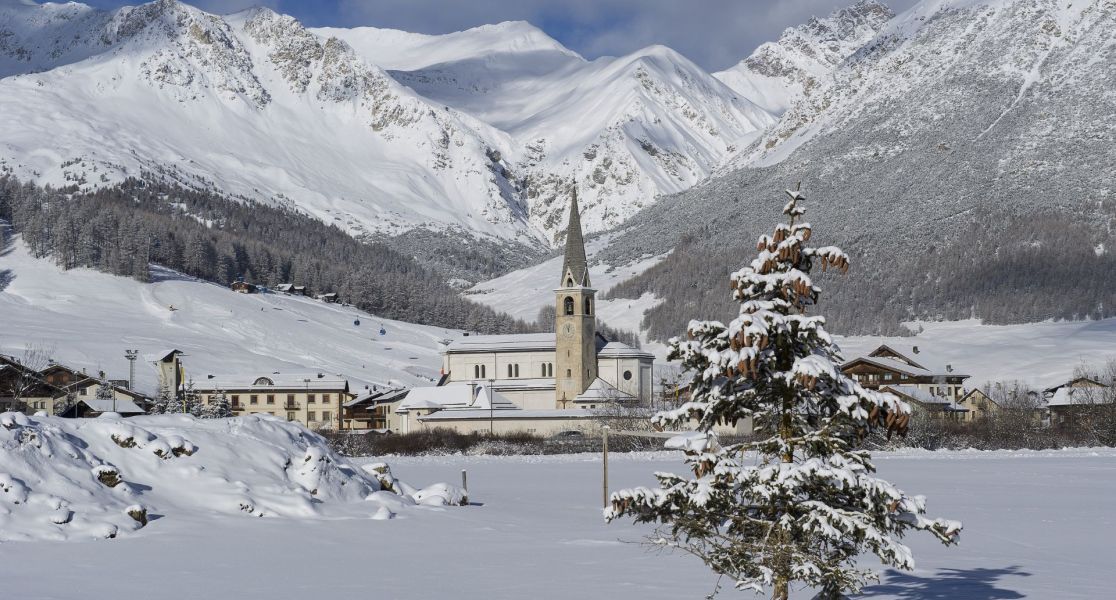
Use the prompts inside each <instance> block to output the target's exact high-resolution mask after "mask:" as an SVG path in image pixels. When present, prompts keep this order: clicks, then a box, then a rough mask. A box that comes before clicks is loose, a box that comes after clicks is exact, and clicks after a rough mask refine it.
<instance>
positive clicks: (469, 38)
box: [316, 22, 774, 232]
mask: <svg viewBox="0 0 1116 600" xmlns="http://www.w3.org/2000/svg"><path fill="white" fill-rule="evenodd" d="M316 31H318V32H319V33H321V34H322V35H333V36H337V37H339V38H341V39H343V40H345V41H346V42H348V43H349V44H350V45H351V46H352V47H353V48H355V49H357V51H358V52H359V53H360V54H361V55H362V56H364V57H365V58H367V59H368V60H369V61H375V62H376V63H377V64H379V65H381V66H383V67H384V68H386V69H390V70H391V74H392V75H393V76H394V77H395V78H396V79H397V80H398V81H400V82H402V83H404V84H406V85H408V86H409V87H411V88H413V89H414V90H415V91H417V92H418V93H420V94H422V95H423V96H424V97H426V98H430V99H431V100H434V101H436V102H438V103H441V104H445V105H447V106H451V107H454V108H457V109H459V110H461V111H462V112H465V113H467V114H470V115H473V116H476V117H477V118H479V119H481V120H483V121H484V122H486V123H488V124H490V125H492V126H493V127H496V128H498V129H499V130H500V131H503V132H507V133H508V134H509V135H510V136H511V137H512V139H513V140H514V146H515V148H517V149H519V151H518V152H517V153H516V154H514V155H513V156H512V157H507V158H511V159H512V170H513V172H514V173H516V175H517V177H518V179H519V182H520V184H521V188H522V191H523V193H524V194H525V195H526V198H527V199H528V201H527V205H528V208H529V215H530V220H531V223H532V224H533V225H535V226H536V227H538V228H541V229H543V230H544V231H548V232H551V231H554V228H555V227H556V226H558V225H560V224H561V223H562V222H563V220H564V219H565V209H566V204H567V193H566V191H567V190H568V187H569V185H570V182H576V184H577V186H578V191H579V198H580V200H579V202H580V204H581V206H582V207H583V210H584V211H585V217H584V218H585V219H586V225H587V229H589V230H590V231H594V230H599V229H602V228H604V227H610V226H614V225H616V224H618V223H620V222H622V221H623V220H624V219H625V218H627V217H628V216H630V215H631V214H633V213H634V212H636V211H638V210H639V209H640V208H642V207H644V206H647V205H649V204H650V203H651V202H653V200H654V198H655V196H657V195H659V194H663V193H672V192H677V191H681V190H683V189H686V188H688V187H690V186H692V185H694V184H695V183H697V182H698V181H700V180H701V179H703V178H704V177H705V176H706V175H708V174H709V173H710V172H711V171H712V170H713V169H714V168H715V167H716V166H717V165H719V164H720V163H721V162H722V161H723V160H724V159H726V158H727V157H729V156H730V155H731V154H732V153H733V152H735V151H736V150H737V149H739V148H740V147H742V145H744V144H746V143H747V142H749V141H751V140H752V139H754V138H755V137H756V136H757V135H758V132H759V131H761V130H762V129H763V128H764V127H766V126H768V125H770V124H771V123H773V121H774V120H773V119H772V117H771V115H769V114H768V113H767V112H766V111H764V110H762V109H759V108H758V107H756V106H755V105H754V104H752V103H751V102H749V101H748V100H746V99H744V98H743V97H742V96H740V95H738V94H735V93H734V92H733V91H732V90H730V89H728V88H727V87H726V86H725V85H723V84H722V83H720V82H719V81H717V80H716V79H715V78H713V77H710V76H709V74H707V73H705V72H704V71H703V70H702V69H701V68H700V67H698V66H697V65H695V64H694V63H692V62H690V61H689V60H687V59H686V58H685V57H683V56H681V55H680V54H678V53H677V52H674V51H673V50H671V49H669V48H666V47H663V46H652V47H649V48H645V49H643V50H640V51H637V52H635V53H632V54H630V55H628V56H623V57H619V58H612V57H606V58H600V59H597V60H594V61H586V60H585V59H583V58H582V57H581V56H579V55H578V54H577V53H575V52H573V51H571V50H569V49H567V48H565V47H564V46H562V45H561V44H559V43H558V42H556V41H554V40H553V39H551V38H550V37H548V36H547V35H546V34H545V33H543V32H542V31H540V30H539V29H537V28H535V27H533V26H531V25H530V24H528V23H524V22H510V23H501V24H499V25H491V26H484V27H479V28H476V29H472V30H469V31H466V32H461V33H453V34H449V35H444V36H425V35H417V34H410V33H404V32H399V31H391V30H381V29H371V28H358V29H351V30H341V29H321V30H316Z"/></svg>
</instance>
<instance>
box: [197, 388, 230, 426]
mask: <svg viewBox="0 0 1116 600" xmlns="http://www.w3.org/2000/svg"><path fill="white" fill-rule="evenodd" d="M201 416H202V418H203V419H224V418H226V417H231V416H232V407H231V405H230V404H229V397H228V396H227V395H225V392H224V391H222V390H218V391H217V393H216V394H214V395H213V396H211V397H210V398H209V402H207V403H206V404H205V405H204V406H202V409H201Z"/></svg>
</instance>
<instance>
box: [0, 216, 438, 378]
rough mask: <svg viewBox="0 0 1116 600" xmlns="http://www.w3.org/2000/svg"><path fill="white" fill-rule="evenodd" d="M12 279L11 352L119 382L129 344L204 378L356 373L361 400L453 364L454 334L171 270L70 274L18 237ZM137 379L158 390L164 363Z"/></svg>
mask: <svg viewBox="0 0 1116 600" xmlns="http://www.w3.org/2000/svg"><path fill="white" fill-rule="evenodd" d="M0 271H10V273H11V276H12V281H11V283H10V285H8V287H7V288H5V289H3V290H2V291H0V324H2V326H0V352H2V353H4V354H11V355H15V356H17V357H18V356H19V355H20V354H21V353H22V349H23V348H24V347H27V346H29V345H30V346H37V347H41V348H46V349H50V350H51V351H52V355H53V357H54V358H55V359H56V360H58V361H59V362H62V363H63V364H67V365H69V366H71V367H75V368H83V369H86V370H87V371H88V372H90V373H96V372H97V371H100V370H104V371H105V372H106V373H107V374H108V375H109V377H111V378H114V379H127V374H128V365H127V362H126V361H125V360H124V356H123V352H124V349H125V348H129V349H132V348H134V349H139V350H140V354H141V355H148V354H157V353H159V352H160V351H163V350H169V349H171V348H177V349H179V350H182V351H183V352H185V353H186V357H185V358H183V361H184V364H185V367H186V371H187V376H188V377H192V378H194V379H196V380H202V379H205V377H206V375H208V374H245V375H251V374H256V373H272V372H276V371H278V372H284V373H293V372H297V373H306V372H325V373H331V374H332V373H339V374H341V375H343V376H345V377H347V378H348V379H349V385H350V388H351V389H352V390H353V391H354V392H358V393H359V392H360V391H361V390H363V389H364V386H365V385H371V384H379V385H383V384H385V383H391V384H393V385H407V386H413V385H423V384H428V383H429V382H430V380H431V378H436V377H437V376H438V370H439V369H440V368H441V361H440V358H439V357H438V353H437V343H438V340H439V339H442V338H444V337H446V335H448V334H451V333H452V332H448V331H447V330H444V329H439V328H436V327H426V326H421V325H413V324H410V323H402V322H396V321H389V320H383V319H377V318H375V317H372V316H370V315H368V314H366V313H363V312H361V311H359V310H357V309H355V308H351V307H345V306H340V305H336V304H325V303H322V302H318V301H316V300H313V299H310V298H304V297H299V296H285V295H281V294H252V295H244V294H237V293H234V292H232V291H230V290H228V289H225V288H223V287H220V286H217V285H214V284H211V283H205V282H200V281H196V280H192V279H189V278H186V277H183V276H180V275H178V274H176V273H173V272H167V271H165V270H163V271H156V272H155V273H154V275H155V279H156V282H155V283H150V284H144V283H139V282H137V281H134V280H132V279H127V278H124V277H115V276H112V275H106V274H104V273H98V272H95V271H91V270H88V269H74V270H71V271H62V270H61V269H59V268H58V267H57V266H55V265H54V263H53V262H52V261H50V260H49V259H36V258H32V257H30V256H29V255H28V254H27V252H26V249H25V247H24V246H23V244H22V242H21V241H19V240H18V238H17V241H16V244H15V245H14V247H13V249H12V250H11V251H10V252H9V253H7V254H5V255H3V256H0ZM171 306H173V307H174V308H175V310H173V311H172V310H170V307H171ZM357 320H359V321H360V325H359V326H357V325H355V324H354V321H357ZM381 326H382V327H383V328H384V329H385V335H382V336H381V335H380V334H379V330H380V328H381ZM136 379H137V387H139V389H141V390H146V391H148V392H150V393H152V394H153V393H154V392H155V388H156V373H155V369H154V367H153V366H148V365H147V364H145V363H144V362H141V363H140V364H138V365H137V366H136Z"/></svg>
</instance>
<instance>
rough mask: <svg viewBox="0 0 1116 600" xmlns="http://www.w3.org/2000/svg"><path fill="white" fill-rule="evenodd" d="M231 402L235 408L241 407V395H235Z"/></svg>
mask: <svg viewBox="0 0 1116 600" xmlns="http://www.w3.org/2000/svg"><path fill="white" fill-rule="evenodd" d="M230 400H231V401H232V405H233V406H240V396H239V395H237V394H233V395H232V397H231V398H230Z"/></svg>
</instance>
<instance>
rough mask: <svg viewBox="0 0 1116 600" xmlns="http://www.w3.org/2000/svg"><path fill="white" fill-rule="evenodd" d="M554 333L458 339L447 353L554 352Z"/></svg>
mask: <svg viewBox="0 0 1116 600" xmlns="http://www.w3.org/2000/svg"><path fill="white" fill-rule="evenodd" d="M554 348H555V343H554V334H553V333H513V334H507V335H470V336H465V337H462V338H459V339H456V340H454V341H452V342H450V343H449V345H448V346H446V352H447V353H450V354H455V353H469V352H500V351H505V352H528V351H532V350H554Z"/></svg>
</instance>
